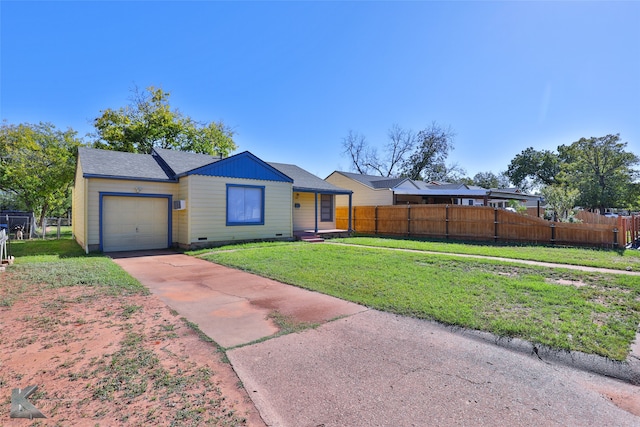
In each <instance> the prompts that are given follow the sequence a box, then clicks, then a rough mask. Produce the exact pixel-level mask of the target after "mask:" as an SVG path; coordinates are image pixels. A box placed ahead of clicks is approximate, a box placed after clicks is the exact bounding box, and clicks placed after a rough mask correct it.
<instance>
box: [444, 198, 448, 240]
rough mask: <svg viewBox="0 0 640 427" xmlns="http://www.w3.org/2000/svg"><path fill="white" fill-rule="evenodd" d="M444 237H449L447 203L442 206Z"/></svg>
mask: <svg viewBox="0 0 640 427" xmlns="http://www.w3.org/2000/svg"><path fill="white" fill-rule="evenodd" d="M444 238H445V239H447V240H448V239H449V205H446V206H445V207H444Z"/></svg>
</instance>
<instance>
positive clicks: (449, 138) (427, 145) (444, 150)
mask: <svg viewBox="0 0 640 427" xmlns="http://www.w3.org/2000/svg"><path fill="white" fill-rule="evenodd" d="M454 136H455V133H454V132H453V131H452V130H451V128H447V129H444V128H442V127H441V126H439V125H438V124H437V123H435V122H433V123H431V125H430V126H429V127H427V128H425V129H424V130H421V131H420V132H418V134H417V135H416V149H415V151H414V153H413V154H412V155H411V156H409V158H408V159H407V160H406V161H405V162H404V164H403V171H402V175H403V176H406V177H408V178H411V179H415V180H424V181H445V180H447V179H450V178H451V177H452V176H453V175H455V174H458V173H460V172H463V171H462V169H461V168H460V167H459V166H458V165H449V166H447V165H446V163H445V161H446V159H447V157H448V155H449V151H450V150H453V138H454Z"/></svg>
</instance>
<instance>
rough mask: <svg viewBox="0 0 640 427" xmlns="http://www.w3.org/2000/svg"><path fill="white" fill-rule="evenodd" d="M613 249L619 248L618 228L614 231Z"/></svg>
mask: <svg viewBox="0 0 640 427" xmlns="http://www.w3.org/2000/svg"><path fill="white" fill-rule="evenodd" d="M613 247H614V248H617V247H618V228H617V227H616V228H614V229H613Z"/></svg>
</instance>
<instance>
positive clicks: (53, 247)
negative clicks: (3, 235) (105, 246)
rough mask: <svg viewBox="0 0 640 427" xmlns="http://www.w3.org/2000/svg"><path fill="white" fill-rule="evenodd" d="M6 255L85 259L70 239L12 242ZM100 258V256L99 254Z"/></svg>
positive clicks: (8, 245) (83, 254)
mask: <svg viewBox="0 0 640 427" xmlns="http://www.w3.org/2000/svg"><path fill="white" fill-rule="evenodd" d="M7 253H8V254H9V255H13V256H14V257H16V258H21V257H32V256H47V255H54V256H57V257H59V258H77V257H85V256H87V254H85V253H84V251H83V250H82V248H81V247H80V245H78V243H76V241H75V240H71V239H55V240H51V239H46V240H36V239H32V240H12V241H10V242H8V244H7ZM99 255H100V256H102V254H99Z"/></svg>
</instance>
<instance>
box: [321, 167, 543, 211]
mask: <svg viewBox="0 0 640 427" xmlns="http://www.w3.org/2000/svg"><path fill="white" fill-rule="evenodd" d="M325 180H326V181H328V182H330V183H332V184H334V185H336V186H339V187H341V188H346V189H349V190H351V191H353V196H352V199H349V201H348V202H347V200H343V199H341V198H339V199H338V201H337V203H338V206H346V205H348V204H351V203H352V204H353V206H389V205H406V204H451V205H469V206H494V207H506V206H507V201H508V200H518V201H520V202H525V201H527V200H529V199H531V198H532V197H534V196H530V195H528V194H523V193H521V192H520V191H519V190H517V189H514V188H505V189H490V190H488V189H486V188H482V187H477V186H470V185H465V184H451V183H443V182H424V181H418V180H413V179H409V178H388V177H381V176H374V175H363V174H358V173H353V172H341V171H334V172H332V173H331V174H330V175H329V176H328V177H327V178H325ZM535 198H537V196H535Z"/></svg>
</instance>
